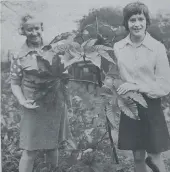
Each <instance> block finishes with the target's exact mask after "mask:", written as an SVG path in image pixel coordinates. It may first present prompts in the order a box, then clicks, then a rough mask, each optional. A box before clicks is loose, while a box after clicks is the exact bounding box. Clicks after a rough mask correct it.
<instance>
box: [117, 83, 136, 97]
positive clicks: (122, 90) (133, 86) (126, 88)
mask: <svg viewBox="0 0 170 172" xmlns="http://www.w3.org/2000/svg"><path fill="white" fill-rule="evenodd" d="M138 90H139V87H138V85H137V84H132V83H128V82H126V83H124V84H122V85H120V86H119V88H118V89H117V92H118V94H126V93H127V92H128V91H138Z"/></svg>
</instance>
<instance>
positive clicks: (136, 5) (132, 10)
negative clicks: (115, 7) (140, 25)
mask: <svg viewBox="0 0 170 172" xmlns="http://www.w3.org/2000/svg"><path fill="white" fill-rule="evenodd" d="M136 14H144V16H145V18H146V25H147V27H148V26H149V25H150V16H149V10H148V7H147V6H146V5H145V4H143V3H142V2H139V1H138V2H133V3H129V4H128V5H126V6H125V7H124V9H123V17H124V20H123V25H124V27H125V28H126V30H127V31H129V28H128V20H129V18H130V17H131V16H132V15H136Z"/></svg>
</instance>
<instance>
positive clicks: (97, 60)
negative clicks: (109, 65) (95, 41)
mask: <svg viewBox="0 0 170 172" xmlns="http://www.w3.org/2000/svg"><path fill="white" fill-rule="evenodd" d="M86 58H87V59H88V60H90V61H91V62H92V63H93V64H94V65H95V66H97V67H99V68H100V66H101V57H100V56H99V54H98V52H92V53H88V54H87V53H86Z"/></svg>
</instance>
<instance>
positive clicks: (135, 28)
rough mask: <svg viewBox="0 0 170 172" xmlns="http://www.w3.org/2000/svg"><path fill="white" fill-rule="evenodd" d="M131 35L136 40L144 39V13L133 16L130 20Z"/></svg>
mask: <svg viewBox="0 0 170 172" xmlns="http://www.w3.org/2000/svg"><path fill="white" fill-rule="evenodd" d="M128 28H129V31H130V35H131V36H133V37H136V38H140V37H143V36H144V35H145V31H146V18H145V16H144V14H143V13H141V14H135V15H132V16H131V17H130V18H129V20H128Z"/></svg>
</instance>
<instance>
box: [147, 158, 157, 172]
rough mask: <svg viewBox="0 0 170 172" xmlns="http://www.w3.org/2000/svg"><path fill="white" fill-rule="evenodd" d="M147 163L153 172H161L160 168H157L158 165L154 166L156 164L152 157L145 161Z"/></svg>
mask: <svg viewBox="0 0 170 172" xmlns="http://www.w3.org/2000/svg"><path fill="white" fill-rule="evenodd" d="M145 163H146V164H147V165H148V166H149V167H150V168H151V169H152V171H153V172H160V170H159V168H158V167H157V165H156V164H154V162H153V161H152V158H151V157H150V156H148V157H147V158H146V159H145Z"/></svg>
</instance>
